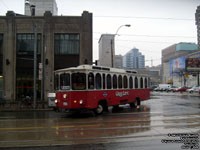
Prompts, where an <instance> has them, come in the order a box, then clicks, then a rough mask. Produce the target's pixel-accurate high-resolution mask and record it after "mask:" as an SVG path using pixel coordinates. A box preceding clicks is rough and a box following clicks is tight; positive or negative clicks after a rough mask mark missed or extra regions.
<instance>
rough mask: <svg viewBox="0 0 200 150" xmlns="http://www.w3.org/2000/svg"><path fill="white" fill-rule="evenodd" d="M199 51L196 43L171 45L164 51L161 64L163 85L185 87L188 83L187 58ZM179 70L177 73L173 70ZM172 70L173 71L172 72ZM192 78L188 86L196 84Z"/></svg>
mask: <svg viewBox="0 0 200 150" xmlns="http://www.w3.org/2000/svg"><path fill="white" fill-rule="evenodd" d="M196 51H198V46H197V44H195V43H185V42H182V43H178V44H174V45H171V46H169V47H167V48H165V49H163V50H162V64H161V76H162V83H170V84H174V85H176V86H183V85H184V84H185V83H186V78H185V73H186V72H185V57H186V56H187V55H188V54H191V53H193V52H196ZM175 67H176V68H179V69H178V72H176V73H175V71H173V70H174V69H173V68H175ZM171 70H172V71H171ZM192 78H193V77H190V82H191V83H190V82H188V86H190V85H191V84H194V83H193V81H192V80H195V82H196V79H192Z"/></svg>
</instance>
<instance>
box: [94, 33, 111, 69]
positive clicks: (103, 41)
mask: <svg viewBox="0 0 200 150" xmlns="http://www.w3.org/2000/svg"><path fill="white" fill-rule="evenodd" d="M114 38H115V35H114V34H102V35H101V37H100V40H99V63H98V65H100V66H107V67H115V66H114V62H115V60H114V59H115V57H114V56H115V43H114Z"/></svg>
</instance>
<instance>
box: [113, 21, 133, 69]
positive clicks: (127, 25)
mask: <svg viewBox="0 0 200 150" xmlns="http://www.w3.org/2000/svg"><path fill="white" fill-rule="evenodd" d="M130 26H131V25H130V24H124V25H121V26H119V28H118V29H117V31H116V33H115V34H114V39H115V36H116V35H118V34H117V33H118V31H119V29H120V28H122V27H130ZM113 46H114V45H113V41H112V40H111V67H114V58H113V57H114V55H113V54H114V52H113V51H114V50H113V49H114V48H113Z"/></svg>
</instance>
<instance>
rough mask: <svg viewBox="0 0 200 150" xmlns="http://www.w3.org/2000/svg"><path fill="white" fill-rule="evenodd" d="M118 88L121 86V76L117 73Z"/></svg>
mask: <svg viewBox="0 0 200 150" xmlns="http://www.w3.org/2000/svg"><path fill="white" fill-rule="evenodd" d="M118 88H119V89H121V88H122V76H121V75H119V77H118Z"/></svg>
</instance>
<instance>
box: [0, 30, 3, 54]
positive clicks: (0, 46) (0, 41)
mask: <svg viewBox="0 0 200 150" xmlns="http://www.w3.org/2000/svg"><path fill="white" fill-rule="evenodd" d="M0 55H3V34H0Z"/></svg>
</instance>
